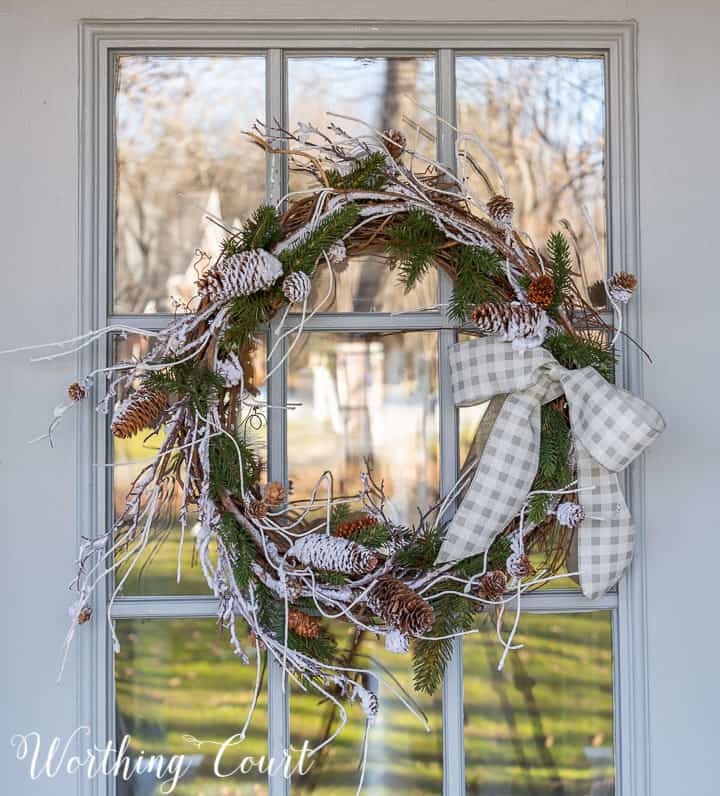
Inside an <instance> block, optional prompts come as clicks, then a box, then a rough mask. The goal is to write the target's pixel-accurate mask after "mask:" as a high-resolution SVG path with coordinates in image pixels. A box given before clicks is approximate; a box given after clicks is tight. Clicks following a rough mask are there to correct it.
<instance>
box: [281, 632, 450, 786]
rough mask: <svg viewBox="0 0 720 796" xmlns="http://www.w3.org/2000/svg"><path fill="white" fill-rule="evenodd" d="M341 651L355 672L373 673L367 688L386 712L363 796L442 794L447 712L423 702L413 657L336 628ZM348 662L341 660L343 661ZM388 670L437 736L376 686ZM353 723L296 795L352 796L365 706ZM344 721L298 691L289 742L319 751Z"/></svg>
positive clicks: (299, 780) (371, 749)
mask: <svg viewBox="0 0 720 796" xmlns="http://www.w3.org/2000/svg"><path fill="white" fill-rule="evenodd" d="M333 631H334V633H335V637H336V638H337V640H338V646H339V648H340V649H341V650H344V651H345V655H346V658H345V660H348V661H350V664H349V665H351V666H355V667H357V668H364V669H369V670H370V671H371V672H372V673H373V674H371V675H368V674H364V675H362V677H363V678H364V679H363V680H362V681H361V682H362V684H363V685H364V686H365V687H366V688H369V689H370V690H373V691H375V692H376V693H378V692H379V693H378V696H379V699H380V712H379V714H378V717H377V719H376V721H375V723H374V724H373V725H372V726H371V727H370V736H369V741H368V757H367V768H366V773H365V780H364V787H363V794H364V796H389V795H390V794H403V796H425V795H426V794H427V796H431V795H432V796H437V794H439V793H441V792H442V755H443V750H442V704H441V698H440V694H439V693H438V694H436V695H435V696H433V697H430V696H423V695H418V694H417V693H415V692H414V691H413V690H412V672H411V664H410V657H409V656H402V655H395V654H393V653H389V652H386V650H385V648H384V644H383V642H382V641H378V640H376V639H375V637H374V636H372V635H371V634H368V633H366V632H362V633H360V635H359V637H358V638H357V639H356V638H355V637H354V629H352V628H348V627H347V625H341V624H339V623H335V625H334V627H333ZM341 654H342V653H341ZM383 667H385V668H386V669H388V670H389V671H390V672H391V673H392V674H393V675H394V677H395V678H397V682H398V683H399V684H400V685H401V686H402V687H403V688H404V689H405V690H406V692H408V693H409V694H411V695H412V698H413V699H414V700H415V701H416V703H417V704H418V706H419V707H420V709H421V710H422V711H423V712H424V713H425V715H426V716H427V719H428V723H429V725H430V728H431V731H430V732H426V730H425V728H424V726H423V725H422V724H421V722H420V721H419V719H418V718H417V717H415V716H413V715H412V714H411V713H410V712H409V711H408V709H407V708H406V707H405V706H404V705H403V704H402V703H401V702H400V700H399V699H397V698H396V697H395V696H393V694H392V693H391V692H390V691H389V690H388V689H387V688H382V687H378V678H382V677H384V678H385V679H386V680H387V679H389V678H388V675H387V674H385V672H384V671H383ZM348 713H349V716H348V723H347V724H346V725H345V727H344V729H343V730H342V732H341V734H340V735H339V736H338V737H337V738H336V739H335V740H334V741H333V742H332V743H331V744H329V745H328V746H326V747H325V748H324V749H323V750H322V751H321V752H320V753H319V754H318V755H315V756H314V757H312V758H311V760H312V761H313V762H314V764H313V767H312V768H311V769H310V770H309V771H308V772H307V773H306V774H305V775H304V776H302V777H300V776H296V777H294V778H293V782H292V792H293V794H306V795H309V794H313V796H354V794H355V792H356V789H357V784H358V778H359V773H360V772H359V769H358V765H359V763H360V759H361V756H362V742H363V732H364V726H365V717H364V715H363V713H362V709H361V708H360V707H359V705H357V704H356V705H354V706H351V707H350V708H349V710H348ZM338 724H339V721H338V715H337V710H336V709H335V707H334V705H333V704H332V703H331V702H329V701H322V702H321V701H320V700H319V699H318V697H317V696H315V694H314V693H312V692H311V691H308V693H303V692H301V691H299V690H297V689H295V690H293V691H292V692H291V694H290V734H291V740H292V744H293V746H295V747H302V745H303V742H304V741H305V740H307V741H308V742H309V745H310V746H311V747H314V746H317V745H318V744H319V743H321V742H322V741H323V740H324V739H325V738H327V737H328V735H329V734H331V733H332V732H334V731H335V730H336V729H337V727H338Z"/></svg>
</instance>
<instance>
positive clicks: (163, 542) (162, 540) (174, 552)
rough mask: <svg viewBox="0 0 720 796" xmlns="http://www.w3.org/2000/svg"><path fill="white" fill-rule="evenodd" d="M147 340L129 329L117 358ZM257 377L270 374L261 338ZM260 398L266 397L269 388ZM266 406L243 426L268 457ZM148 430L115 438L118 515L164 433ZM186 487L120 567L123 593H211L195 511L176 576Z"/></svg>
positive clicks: (138, 350) (134, 355)
mask: <svg viewBox="0 0 720 796" xmlns="http://www.w3.org/2000/svg"><path fill="white" fill-rule="evenodd" d="M147 345H148V341H147V339H145V338H142V337H140V336H138V335H129V336H128V337H127V338H125V339H120V338H117V339H116V340H115V361H116V362H129V361H132V360H134V359H138V358H139V357H141V356H142V355H143V354H144V353H145V352H146V351H147ZM253 364H254V369H255V381H256V382H259V381H261V380H264V377H265V345H264V341H263V340H260V342H259V343H258V346H257V349H256V350H255V353H254V359H253ZM258 400H260V401H264V400H265V391H264V388H262V389H261V392H260V394H259V395H258ZM264 418H265V411H264V409H263V410H262V411H261V412H260V413H259V416H258V417H257V418H256V420H257V421H258V422H257V423H255V422H253V423H252V424H250V423H248V424H246V425H245V426H244V429H245V433H246V434H247V436H248V439H249V440H250V441H251V442H252V444H253V447H254V448H255V450H257V452H258V453H259V454H260V455H261V457H262V459H263V461H265V460H266V426H265V420H264ZM147 435H148V431H141V432H140V433H138V434H136V435H135V436H133V437H130V438H129V439H118V438H117V437H113V438H112V445H113V462H114V465H115V466H114V467H113V469H112V493H113V516H114V517H117V516H118V515H119V514H120V513H121V512H122V510H123V508H124V506H125V497H126V495H127V494H128V492H129V490H130V486H131V484H132V482H133V480H134V479H135V478H136V477H137V475H138V473H139V472H140V470H141V469H142V468H143V467H144V466H146V465H147V464H148V457H151V456H152V455H153V454H154V452H155V451H156V450H157V448H158V447H159V445H160V443H161V441H162V439H161V438H158V437H153V438H152V439H149V440H148V439H147ZM180 499H181V490H177V497H176V500H175V502H174V504H172V505H171V506H170V508H169V510H167V511H165V512H164V513H163V514H162V515H160V516H158V517H157V520H156V522H155V524H154V526H153V530H152V536H151V539H150V541H149V543H148V545H147V547H146V548H145V550H144V551H143V553H142V554H141V555H140V557H139V559H138V560H137V562H136V563H135V564H134V565H133V566H132V569H131V571H130V572H129V573H128V569H129V567H130V563H131V560H130V559H129V560H128V562H126V563H124V564H122V565H121V566H120V567H119V568H118V570H117V572H116V573H115V578H116V581H118V580H120V579H121V578H123V577H125V575H126V574H127V579H126V580H125V582H124V584H123V587H122V594H123V595H124V596H140V595H149V594H158V595H166V594H207V593H208V586H207V582H206V581H205V578H204V576H203V574H202V571H201V569H200V566H199V564H198V562H197V560H196V556H195V537H196V535H197V532H198V530H199V527H198V526H197V524H196V522H195V518H194V517H193V516H191V517H190V518H189V521H188V528H187V532H186V536H185V540H184V543H183V546H182V554H181V574H182V578H181V581H180V583H178V582H177V570H178V548H179V545H180V525H179V509H180ZM124 552H125V551H124V550H118V553H117V555H118V557H121V558H122V557H123V555H124Z"/></svg>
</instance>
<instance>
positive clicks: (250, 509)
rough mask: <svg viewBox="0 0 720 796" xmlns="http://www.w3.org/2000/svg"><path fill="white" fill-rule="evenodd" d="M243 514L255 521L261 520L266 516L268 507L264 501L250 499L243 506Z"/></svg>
mask: <svg viewBox="0 0 720 796" xmlns="http://www.w3.org/2000/svg"><path fill="white" fill-rule="evenodd" d="M245 512H246V513H247V514H248V515H249V516H250V517H255V519H258V520H261V519H262V518H263V517H266V516H267V513H268V507H267V505H266V504H265V501H263V500H256V499H255V498H252V499H251V500H249V501H248V502H247V503H246V504H245Z"/></svg>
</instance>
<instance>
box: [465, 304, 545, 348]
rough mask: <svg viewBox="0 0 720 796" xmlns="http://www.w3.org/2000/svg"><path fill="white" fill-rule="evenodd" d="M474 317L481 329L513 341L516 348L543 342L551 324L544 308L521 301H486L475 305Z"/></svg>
mask: <svg viewBox="0 0 720 796" xmlns="http://www.w3.org/2000/svg"><path fill="white" fill-rule="evenodd" d="M472 319H473V321H474V322H475V324H477V326H478V328H479V329H480V331H481V332H483V333H484V334H487V335H496V336H499V337H500V339H501V340H506V341H509V342H512V345H513V348H514V349H515V350H517V351H522V350H525V349H527V348H537V346H539V345H542V342H543V340H544V339H545V335H546V333H547V329H548V325H549V323H550V320H549V318H548V316H547V313H546V312H545V310H542V309H540V307H536V306H535V305H534V304H521V303H520V302H519V301H511V302H507V303H505V304H498V303H495V302H493V301H486V302H485V303H484V304H479V305H478V306H477V307H475V310H474V311H473V314H472Z"/></svg>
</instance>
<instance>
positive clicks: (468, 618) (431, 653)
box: [413, 594, 477, 694]
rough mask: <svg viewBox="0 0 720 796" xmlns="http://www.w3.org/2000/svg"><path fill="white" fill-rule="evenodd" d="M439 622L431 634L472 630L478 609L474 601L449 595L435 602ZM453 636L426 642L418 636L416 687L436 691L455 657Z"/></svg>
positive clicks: (416, 688)
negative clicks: (453, 656) (452, 658)
mask: <svg viewBox="0 0 720 796" xmlns="http://www.w3.org/2000/svg"><path fill="white" fill-rule="evenodd" d="M433 608H434V609H435V616H436V617H437V618H436V620H435V624H434V625H433V626H432V628H431V629H430V630H429V631H428V632H427V635H428V636H446V635H449V634H451V633H458V632H462V631H464V630H469V629H470V628H471V627H472V625H473V622H474V620H475V615H476V613H477V608H476V607H475V603H474V602H473V601H472V600H468V599H467V598H465V597H458V596H455V595H452V594H446V595H444V596H442V597H439V598H438V599H437V600H435V601H434V602H433ZM452 653H453V642H452V639H443V640H442V641H426V640H423V639H416V640H415V643H414V645H413V686H414V687H415V690H417V691H423V692H425V693H426V694H433V693H435V691H436V690H437V689H438V688H439V686H440V684H441V683H442V679H443V676H444V674H445V669H446V668H447V665H448V663H449V662H450V659H451V657H452Z"/></svg>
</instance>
